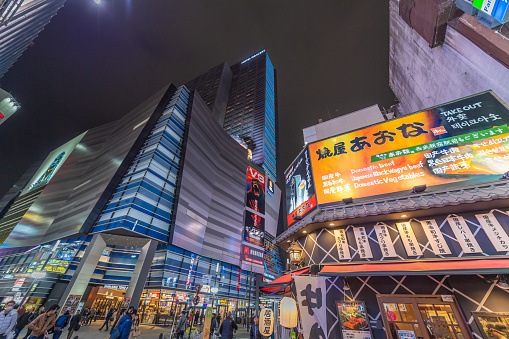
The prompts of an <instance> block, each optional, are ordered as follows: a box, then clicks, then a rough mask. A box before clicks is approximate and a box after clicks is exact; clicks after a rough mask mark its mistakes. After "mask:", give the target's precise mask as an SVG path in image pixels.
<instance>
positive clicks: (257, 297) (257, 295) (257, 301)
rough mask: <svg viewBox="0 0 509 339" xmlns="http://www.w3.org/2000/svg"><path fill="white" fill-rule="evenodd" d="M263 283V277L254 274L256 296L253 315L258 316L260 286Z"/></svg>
mask: <svg viewBox="0 0 509 339" xmlns="http://www.w3.org/2000/svg"><path fill="white" fill-rule="evenodd" d="M262 283H263V275H261V274H259V273H256V295H255V314H256V315H257V316H259V315H260V286H261V285H262Z"/></svg>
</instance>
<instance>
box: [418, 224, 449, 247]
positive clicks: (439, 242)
mask: <svg viewBox="0 0 509 339" xmlns="http://www.w3.org/2000/svg"><path fill="white" fill-rule="evenodd" d="M420 223H421V225H422V228H423V230H424V233H426V237H428V241H429V243H430V245H431V248H432V249H433V252H434V253H435V255H444V254H451V250H450V249H449V246H448V245H447V243H446V242H445V239H444V235H443V234H442V231H441V230H440V227H438V225H437V222H436V221H435V220H434V219H431V220H422V221H420Z"/></svg>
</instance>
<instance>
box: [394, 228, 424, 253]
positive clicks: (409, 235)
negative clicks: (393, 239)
mask: <svg viewBox="0 0 509 339" xmlns="http://www.w3.org/2000/svg"><path fill="white" fill-rule="evenodd" d="M396 226H398V231H399V235H400V236H401V241H402V242H403V245H404V246H405V251H406V253H407V254H408V255H409V256H412V257H418V256H420V255H422V251H421V247H420V246H419V242H418V241H417V238H416V237H415V233H414V230H413V229H412V226H411V225H410V223H409V222H399V223H397V224H396Z"/></svg>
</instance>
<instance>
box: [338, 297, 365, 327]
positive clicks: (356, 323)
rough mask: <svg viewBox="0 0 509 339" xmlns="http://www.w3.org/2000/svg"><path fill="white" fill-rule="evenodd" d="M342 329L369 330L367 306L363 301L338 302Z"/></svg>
mask: <svg viewBox="0 0 509 339" xmlns="http://www.w3.org/2000/svg"><path fill="white" fill-rule="evenodd" d="M337 304H338V313H339V320H340V322H341V330H342V331H351V330H355V331H369V323H368V320H367V314H366V306H365V305H364V303H363V302H338V303H337Z"/></svg>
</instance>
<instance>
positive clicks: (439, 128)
mask: <svg viewBox="0 0 509 339" xmlns="http://www.w3.org/2000/svg"><path fill="white" fill-rule="evenodd" d="M508 121H509V110H508V109H507V108H506V107H505V106H504V105H503V104H502V103H501V102H500V101H499V100H498V99H497V98H495V96H494V95H493V94H492V93H491V92H489V91H488V92H483V93H480V94H477V95H474V96H471V97H467V98H464V99H460V100H456V101H454V102H449V103H446V104H443V105H440V106H437V107H434V108H431V109H428V110H425V111H422V112H419V113H414V114H411V115H407V116H404V117H401V118H398V119H394V120H389V121H387V122H384V123H381V124H378V125H373V126H370V127H366V128H363V129H359V130H356V131H353V132H350V133H346V134H342V135H339V136H335V137H332V138H328V139H325V140H321V141H317V142H315V143H312V144H310V145H309V153H310V155H311V164H312V167H313V177H314V182H315V185H316V187H317V188H316V191H317V192H316V193H317V200H318V204H319V205H321V206H327V205H331V204H335V203H337V202H338V201H341V200H342V199H344V198H354V199H357V198H367V197H373V196H378V197H379V198H380V197H382V196H383V195H387V194H391V193H396V192H401V191H406V190H410V189H412V188H413V187H414V186H418V185H424V184H426V185H427V186H428V187H430V186H434V189H443V188H447V187H451V186H458V185H466V184H473V183H479V182H486V181H491V180H498V179H500V178H501V175H502V174H503V173H505V172H507V171H509V130H508V128H507V123H508Z"/></svg>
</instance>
